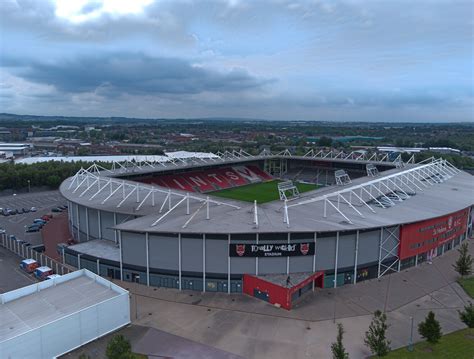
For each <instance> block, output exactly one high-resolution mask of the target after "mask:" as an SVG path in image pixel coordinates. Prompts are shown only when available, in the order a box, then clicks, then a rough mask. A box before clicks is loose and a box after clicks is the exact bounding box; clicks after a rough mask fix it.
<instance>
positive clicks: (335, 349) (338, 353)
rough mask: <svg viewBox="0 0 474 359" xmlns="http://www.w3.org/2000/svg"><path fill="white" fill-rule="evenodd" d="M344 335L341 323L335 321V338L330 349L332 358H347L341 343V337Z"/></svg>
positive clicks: (347, 355)
mask: <svg viewBox="0 0 474 359" xmlns="http://www.w3.org/2000/svg"><path fill="white" fill-rule="evenodd" d="M343 335H344V328H343V327H342V324H341V323H337V339H336V342H335V343H332V344H331V351H332V357H333V359H349V354H347V352H346V349H345V348H344V345H343V344H342V337H343Z"/></svg>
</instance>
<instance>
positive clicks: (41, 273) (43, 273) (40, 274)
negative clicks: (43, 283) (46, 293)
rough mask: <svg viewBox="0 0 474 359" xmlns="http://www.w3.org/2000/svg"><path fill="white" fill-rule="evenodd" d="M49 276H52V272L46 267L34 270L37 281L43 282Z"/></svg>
mask: <svg viewBox="0 0 474 359" xmlns="http://www.w3.org/2000/svg"><path fill="white" fill-rule="evenodd" d="M51 274H53V270H52V269H51V268H49V267H46V266H43V267H38V268H36V269H35V277H36V278H38V279H39V280H45V279H46V278H47V277H48V276H50V275H51Z"/></svg>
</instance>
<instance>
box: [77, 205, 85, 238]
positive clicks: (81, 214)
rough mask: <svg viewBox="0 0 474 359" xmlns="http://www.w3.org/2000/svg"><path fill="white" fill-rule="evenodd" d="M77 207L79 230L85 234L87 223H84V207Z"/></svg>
mask: <svg viewBox="0 0 474 359" xmlns="http://www.w3.org/2000/svg"><path fill="white" fill-rule="evenodd" d="M78 207H79V230H80V231H81V232H84V233H86V232H87V229H86V228H87V222H86V207H84V206H78Z"/></svg>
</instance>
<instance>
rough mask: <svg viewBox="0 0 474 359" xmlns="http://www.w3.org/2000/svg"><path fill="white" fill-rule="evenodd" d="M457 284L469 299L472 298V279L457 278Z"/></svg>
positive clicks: (473, 289) (473, 282) (473, 284)
mask: <svg viewBox="0 0 474 359" xmlns="http://www.w3.org/2000/svg"><path fill="white" fill-rule="evenodd" d="M458 283H459V284H460V285H461V287H463V289H464V290H465V291H466V293H467V294H469V296H470V297H471V298H474V277H466V278H459V279H458Z"/></svg>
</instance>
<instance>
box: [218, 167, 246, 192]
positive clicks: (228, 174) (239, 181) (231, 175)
mask: <svg viewBox="0 0 474 359" xmlns="http://www.w3.org/2000/svg"><path fill="white" fill-rule="evenodd" d="M215 172H217V173H218V174H219V175H220V176H222V177H223V178H225V179H226V180H227V181H229V182H230V183H231V184H233V186H234V187H235V186H245V185H246V184H249V181H247V180H246V179H245V178H243V177H242V176H241V175H239V174H238V173H237V172H235V171H234V170H233V169H232V168H230V167H226V168H219V169H217V170H215Z"/></svg>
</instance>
